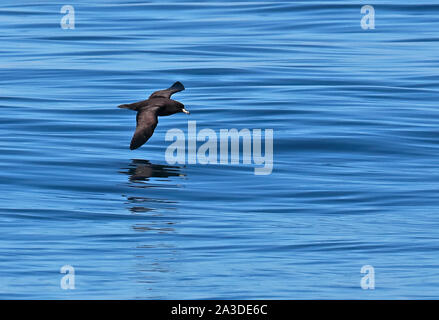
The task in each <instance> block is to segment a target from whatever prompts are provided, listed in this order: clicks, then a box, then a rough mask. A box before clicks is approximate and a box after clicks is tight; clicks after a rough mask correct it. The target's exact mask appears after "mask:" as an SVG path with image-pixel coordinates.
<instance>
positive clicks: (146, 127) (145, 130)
mask: <svg viewBox="0 0 439 320" xmlns="http://www.w3.org/2000/svg"><path fill="white" fill-rule="evenodd" d="M156 112H157V109H156V108H154V109H143V110H140V111H139V112H137V117H136V120H137V127H136V131H135V132H134V136H133V138H132V139H131V144H130V149H131V150H134V149H137V148H139V147H140V146H142V145H143V144H144V143H145V142H146V141H148V139H149V138H151V136H152V134H153V133H154V129H155V127H157V123H158V120H157V113H156Z"/></svg>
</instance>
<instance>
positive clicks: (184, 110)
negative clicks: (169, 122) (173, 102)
mask: <svg viewBox="0 0 439 320" xmlns="http://www.w3.org/2000/svg"><path fill="white" fill-rule="evenodd" d="M181 111H183V112H184V113H186V114H190V112H189V111H187V110H186V109H185V108H183V109H182V110H181Z"/></svg>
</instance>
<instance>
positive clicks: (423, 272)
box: [0, 0, 439, 299]
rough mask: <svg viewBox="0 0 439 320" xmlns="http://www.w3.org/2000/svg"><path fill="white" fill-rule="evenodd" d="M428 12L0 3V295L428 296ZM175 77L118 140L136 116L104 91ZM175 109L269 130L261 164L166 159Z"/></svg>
mask: <svg viewBox="0 0 439 320" xmlns="http://www.w3.org/2000/svg"><path fill="white" fill-rule="evenodd" d="M365 4H369V5H373V7H374V9H375V29H373V30H372V29H369V30H363V29H362V27H361V24H360V21H361V19H362V17H363V16H364V15H363V14H361V11H360V10H361V7H362V6H363V5H365ZM63 5H72V6H73V8H74V10H75V11H74V13H75V28H74V29H63V28H61V25H60V21H61V19H62V17H63V16H64V15H65V14H63V13H61V12H60V10H61V7H62V6H63ZM438 13H439V4H438V3H437V2H436V1H427V0H422V1H420V2H419V1H403V2H401V1H385V2H384V1H374V2H370V3H367V2H365V1H291V2H281V1H268V2H265V1H239V2H220V1H187V2H186V1H178V2H177V1H174V2H162V1H153V2H144V1H136V0H131V1H126V2H125V1H121V0H111V1H103V0H100V1H71V2H69V3H67V2H66V3H60V2H58V1H42V2H39V3H36V2H34V1H30V0H26V1H10V0H5V1H2V3H1V4H0V28H1V30H2V32H1V34H0V41H1V49H0V50H1V51H0V52H1V53H0V121H1V123H0V298H2V299H263V298H267V299H406V298H413V299H421V298H431V299H436V298H438V292H439V255H438V250H439V241H438V240H439V218H438V213H439V197H438V195H439V171H438V169H437V167H438V165H439V161H438V155H439V111H438V102H437V101H438V97H439V95H438V93H439V58H438V49H439V45H438V43H439V34H438V30H439V29H438V27H439V15H438ZM177 80H179V81H181V82H182V83H183V84H184V85H185V87H186V90H185V91H183V92H180V93H177V94H175V95H174V96H173V97H174V98H175V99H177V100H179V101H181V102H183V103H184V104H185V105H186V106H187V109H188V110H190V111H191V115H189V116H187V115H184V114H177V115H173V116H171V117H163V118H160V120H159V125H158V127H157V129H156V131H155V133H154V135H153V137H152V138H151V140H150V141H148V143H147V144H145V145H144V146H143V147H141V148H140V149H138V150H134V151H130V150H129V143H130V139H131V136H132V133H133V132H134V127H135V113H133V112H132V111H129V110H123V109H118V108H117V105H119V104H122V103H128V102H134V101H138V100H142V99H145V98H146V97H147V96H148V95H149V94H150V93H151V92H152V91H155V90H158V89H163V88H166V87H168V86H170V85H171V84H172V83H173V82H174V81H177ZM189 120H191V121H196V123H197V127H198V129H199V130H201V129H206V128H207V129H212V130H214V131H215V132H217V133H218V132H219V131H220V129H231V128H237V129H244V128H247V129H250V130H253V129H263V130H265V129H273V132H274V140H273V144H274V154H273V160H274V163H273V172H272V173H271V174H270V175H255V174H254V167H255V166H254V165H248V164H242V163H240V164H228V165H227V164H207V165H204V164H200V163H197V164H179V163H176V164H169V163H168V162H167V161H166V159H165V151H166V149H167V147H168V146H169V145H170V142H169V141H165V135H166V132H167V131H168V130H170V129H180V130H183V132H187V126H188V121H189ZM65 265H70V266H72V267H73V268H74V272H75V273H74V277H75V289H70V290H64V289H62V288H61V286H60V284H61V282H62V280H63V276H65V274H62V273H60V269H61V267H63V266H65ZM365 265H370V266H372V267H373V268H374V279H375V288H374V289H369V290H364V289H362V287H361V281H362V278H363V277H365V276H366V275H367V273H361V269H362V267H363V266H365ZM369 275H370V274H369Z"/></svg>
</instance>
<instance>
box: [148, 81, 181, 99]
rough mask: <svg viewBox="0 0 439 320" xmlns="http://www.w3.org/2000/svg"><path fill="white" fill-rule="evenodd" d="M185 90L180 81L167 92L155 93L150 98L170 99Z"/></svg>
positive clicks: (166, 90)
mask: <svg viewBox="0 0 439 320" xmlns="http://www.w3.org/2000/svg"><path fill="white" fill-rule="evenodd" d="M183 90H184V86H183V84H182V83H181V82H180V81H177V82H176V83H174V84H173V85H172V86H171V87H169V88H168V89H165V90H159V91H156V92H154V93H153V94H152V95H150V96H149V98H150V99H151V98H156V97H163V98H168V99H170V98H171V96H172V95H173V94H174V93H176V92H180V91H183Z"/></svg>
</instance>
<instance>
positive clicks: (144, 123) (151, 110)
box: [118, 81, 189, 150]
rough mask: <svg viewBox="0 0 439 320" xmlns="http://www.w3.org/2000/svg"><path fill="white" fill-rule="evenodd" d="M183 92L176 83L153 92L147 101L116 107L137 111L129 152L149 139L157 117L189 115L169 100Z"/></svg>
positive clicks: (181, 87) (178, 103) (176, 102)
mask: <svg viewBox="0 0 439 320" xmlns="http://www.w3.org/2000/svg"><path fill="white" fill-rule="evenodd" d="M183 90H184V86H183V84H182V83H181V82H179V81H177V82H176V83H174V84H173V85H172V86H171V87H169V88H168V89H164V90H159V91H156V92H154V93H153V94H151V95H150V96H149V98H148V99H147V100H142V101H139V102H134V103H130V104H121V105H120V106H118V107H119V108H123V109H131V110H134V111H137V117H136V121H137V126H136V131H135V132H134V135H133V138H132V139H131V144H130V149H131V150H134V149H137V148H139V147H140V146H142V145H143V144H144V143H145V142H146V141H148V139H149V138H151V136H152V134H153V133H154V129H155V127H157V123H158V116H170V115H171V114H174V113H178V112H184V113H186V114H189V111H187V110H186V109H185V108H184V105H183V104H182V103H180V102H178V101H175V100H172V99H171V96H172V95H173V94H174V93H176V92H180V91H183Z"/></svg>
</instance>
